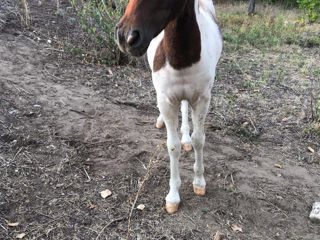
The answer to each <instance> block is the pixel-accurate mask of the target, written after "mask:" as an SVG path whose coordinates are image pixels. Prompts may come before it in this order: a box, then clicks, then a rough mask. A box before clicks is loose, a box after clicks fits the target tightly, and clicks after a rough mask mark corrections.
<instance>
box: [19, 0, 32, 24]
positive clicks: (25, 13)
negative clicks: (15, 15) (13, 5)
mask: <svg viewBox="0 0 320 240" xmlns="http://www.w3.org/2000/svg"><path fill="white" fill-rule="evenodd" d="M21 5H22V14H21V24H22V26H24V27H26V28H30V26H31V16H30V10H29V5H28V2H27V0H21Z"/></svg>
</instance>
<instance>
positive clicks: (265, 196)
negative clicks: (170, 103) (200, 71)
mask: <svg viewBox="0 0 320 240" xmlns="http://www.w3.org/2000/svg"><path fill="white" fill-rule="evenodd" d="M62 7H67V5H66V3H63V2H62ZM31 11H32V15H33V23H34V26H33V30H32V31H25V30H22V29H20V27H18V26H17V25H15V24H8V25H7V26H6V27H5V28H4V29H3V31H2V33H0V73H1V75H0V238H1V239H15V238H16V236H17V235H18V234H21V233H25V234H26V235H25V236H24V238H23V239H96V238H97V237H98V238H99V239H123V238H125V237H126V234H127V225H128V221H127V220H128V219H127V218H128V214H129V210H130V208H131V204H132V202H133V199H134V197H135V195H136V193H137V190H138V185H139V181H141V180H142V179H143V177H144V176H145V174H146V170H145V166H147V165H148V162H149V160H150V158H151V157H152V156H153V155H154V152H155V151H156V149H157V146H158V145H161V144H162V142H163V141H164V140H165V138H166V133H165V130H158V129H156V128H155V127H154V124H155V120H156V117H157V114H158V111H157V108H156V102H155V91H154V89H153V87H152V83H151V80H150V73H149V71H148V70H146V68H133V67H130V66H120V67H106V66H101V65H94V64H88V63H85V62H84V61H83V60H82V59H80V58H78V57H74V56H73V55H72V54H70V53H69V52H66V51H64V50H62V49H61V48H59V45H60V44H61V42H66V41H69V40H70V38H75V36H76V32H75V31H76V30H75V28H74V27H73V26H72V25H70V26H69V25H68V24H67V22H66V24H65V25H63V29H61V24H62V23H64V21H66V20H67V18H68V17H67V16H64V17H61V16H60V15H56V14H55V11H56V9H55V4H54V2H50V1H48V3H46V4H42V5H41V6H39V5H38V4H37V2H36V1H34V2H33V1H31ZM53 37H55V38H53ZM48 39H50V40H51V41H52V43H51V44H49V43H48V41H47V40H48ZM71 40H72V39H71ZM71 40H70V41H71ZM319 53H320V50H319V49H317V48H300V47H297V46H284V47H283V48H281V49H278V50H277V51H268V52H266V53H263V52H261V51H259V50H256V49H248V50H247V51H243V52H237V53H230V52H229V53H228V52H225V53H224V55H223V56H222V59H221V61H220V64H219V68H218V72H219V74H218V77H217V80H216V84H215V87H214V89H213V90H212V93H213V98H212V104H211V108H210V112H209V114H208V117H207V121H206V145H205V151H204V157H205V177H206V180H207V195H206V196H205V197H199V196H195V195H194V194H193V191H192V177H193V171H192V166H193V159H194V156H193V153H192V152H191V153H187V152H183V154H182V157H181V161H180V169H181V176H182V187H181V190H180V194H181V198H182V202H181V206H180V210H179V212H178V213H176V214H174V215H168V214H166V212H165V210H164V197H165V196H166V193H167V191H168V180H169V164H168V157H167V154H166V150H164V149H162V148H161V150H159V151H158V152H160V153H159V159H160V163H159V164H158V165H157V168H156V169H155V170H154V171H153V172H152V174H151V176H150V178H149V180H148V181H147V182H146V183H145V187H144V188H143V190H142V192H141V195H140V197H139V199H138V202H137V204H144V205H145V206H146V207H145V209H144V210H143V211H139V210H135V211H134V212H133V215H132V219H131V233H130V239H213V237H214V235H215V234H216V232H217V231H219V232H221V233H223V234H224V236H225V238H224V239H232V240H234V239H246V240H248V239H250V240H251V239H252V240H254V239H259V240H260V239H261V240H262V239H281V240H282V239H283V240H287V239H290V240H291V239H292V240H298V239H299V240H300V239H304V240H316V239H319V238H320V237H319V236H320V225H319V224H315V223H311V222H310V221H309V219H308V215H309V213H310V210H311V206H312V203H313V202H314V201H320V157H319V150H320V144H319V139H317V138H316V137H315V136H311V135H309V134H307V133H306V131H305V129H306V128H307V127H308V126H309V125H310V116H311V110H310V96H309V88H308V85H307V84H308V81H309V80H310V79H313V80H315V81H319V76H318V75H317V73H315V72H314V71H313V69H315V68H317V67H319V62H320V54H319ZM307 147H311V148H313V149H314V150H315V152H314V153H311V152H310V151H308V150H307ZM274 164H279V165H280V166H281V168H277V167H275V165H274ZM105 189H110V190H111V191H112V195H111V196H110V197H108V198H106V199H103V198H101V196H100V191H102V190H105ZM7 221H8V222H10V223H16V222H19V225H18V226H15V227H13V226H9V224H8V222H7ZM232 224H235V225H237V226H239V227H241V228H242V230H243V232H242V233H240V232H235V231H233V229H232V228H231V226H232Z"/></svg>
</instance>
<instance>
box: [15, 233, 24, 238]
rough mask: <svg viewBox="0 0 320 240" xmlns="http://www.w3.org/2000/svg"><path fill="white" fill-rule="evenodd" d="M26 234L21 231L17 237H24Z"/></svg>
mask: <svg viewBox="0 0 320 240" xmlns="http://www.w3.org/2000/svg"><path fill="white" fill-rule="evenodd" d="M25 235H26V234H25V233H19V234H18V235H17V236H16V238H18V239H22V238H23V237H24V236H25Z"/></svg>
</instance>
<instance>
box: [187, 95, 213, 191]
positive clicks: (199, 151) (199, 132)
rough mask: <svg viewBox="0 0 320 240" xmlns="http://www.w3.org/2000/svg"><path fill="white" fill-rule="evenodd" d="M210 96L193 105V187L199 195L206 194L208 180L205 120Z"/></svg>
mask: <svg viewBox="0 0 320 240" xmlns="http://www.w3.org/2000/svg"><path fill="white" fill-rule="evenodd" d="M209 101H210V96H209V97H204V98H202V99H201V100H200V101H198V102H197V103H196V104H195V105H194V106H193V111H192V121H193V133H192V136H191V139H192V145H193V148H194V152H195V163H194V166H193V169H194V174H195V175H194V179H193V189H194V192H195V193H196V194H197V195H204V194H205V187H206V181H205V180H204V177H203V172H204V166H203V146H204V143H205V133H204V122H205V118H206V115H207V112H208V107H209Z"/></svg>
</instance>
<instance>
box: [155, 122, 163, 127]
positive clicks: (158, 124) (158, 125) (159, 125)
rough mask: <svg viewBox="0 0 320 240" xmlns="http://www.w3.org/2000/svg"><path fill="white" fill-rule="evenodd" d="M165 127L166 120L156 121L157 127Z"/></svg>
mask: <svg viewBox="0 0 320 240" xmlns="http://www.w3.org/2000/svg"><path fill="white" fill-rule="evenodd" d="M163 127H164V122H157V123H156V128H159V129H160V128H163Z"/></svg>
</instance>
